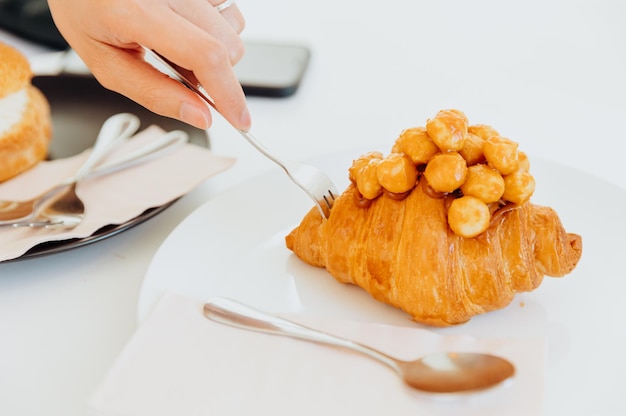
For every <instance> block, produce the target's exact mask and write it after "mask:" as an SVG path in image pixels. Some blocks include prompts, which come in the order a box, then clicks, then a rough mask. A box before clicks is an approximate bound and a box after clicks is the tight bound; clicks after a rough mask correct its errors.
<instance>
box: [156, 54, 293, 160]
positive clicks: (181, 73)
mask: <svg viewBox="0 0 626 416" xmlns="http://www.w3.org/2000/svg"><path fill="white" fill-rule="evenodd" d="M146 51H147V52H148V53H149V54H150V55H151V56H153V57H154V58H155V59H156V60H157V61H159V62H160V63H161V64H162V65H163V66H164V67H165V69H167V70H168V72H170V75H171V76H173V77H174V78H175V79H177V80H178V81H179V82H181V83H182V84H183V85H184V86H186V87H187V88H189V89H190V90H191V91H193V92H195V93H196V94H198V95H199V96H200V98H202V99H203V100H204V101H206V103H207V104H209V105H210V106H211V107H212V108H213V109H214V110H215V111H217V112H218V113H220V112H219V110H218V109H217V106H216V105H215V102H214V101H213V99H212V98H211V96H210V95H209V93H208V92H207V90H206V89H205V88H204V87H203V86H202V84H201V83H200V81H199V80H198V77H196V75H195V74H194V73H193V71H190V70H188V69H186V68H183V67H181V66H179V65H177V64H175V63H174V62H172V61H170V60H169V59H167V58H166V57H164V56H163V55H161V54H160V53H158V52H156V51H154V50H151V49H147V48H146ZM220 114H221V113H220ZM227 121H228V120H227ZM229 123H230V122H229ZM230 124H231V126H232V123H230ZM233 127H234V128H235V130H237V131H238V132H239V133H240V134H241V135H242V136H243V138H244V139H246V140H247V141H248V143H250V144H251V145H252V146H254V148H255V149H256V150H258V151H259V152H261V153H262V154H263V155H264V156H265V157H267V158H268V159H270V160H271V161H273V162H274V163H276V164H278V165H279V166H280V167H282V168H283V169H285V171H287V169H286V168H285V162H284V161H282V160H280V159H279V158H278V157H276V156H275V155H274V154H273V153H272V152H270V150H269V149H268V148H267V147H265V146H264V145H263V144H261V142H259V141H258V140H257V139H256V138H255V137H254V136H253V135H252V134H251V133H250V132H249V131H246V130H241V129H238V128H236V127H235V126H233Z"/></svg>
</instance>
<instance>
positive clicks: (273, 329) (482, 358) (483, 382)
mask: <svg viewBox="0 0 626 416" xmlns="http://www.w3.org/2000/svg"><path fill="white" fill-rule="evenodd" d="M204 315H205V316H206V317H207V318H209V319H211V320H213V321H216V322H219V323H222V324H228V325H231V326H235V327H238V328H242V329H250V330H254V331H259V332H264V333H268V334H273V335H282V336H288V337H293V338H298V339H303V340H306V341H312V342H317V343H321V344H326V345H331V346H336V347H343V348H348V349H351V350H354V351H357V352H360V353H362V354H365V355H367V356H368V357H370V358H374V359H376V360H378V361H380V362H382V363H384V364H386V365H388V366H389V367H391V368H392V369H393V370H394V371H395V372H396V373H398V375H400V377H402V379H403V380H404V381H405V382H406V383H407V384H408V385H409V386H411V387H413V388H415V389H417V390H422V391H426V392H431V393H457V392H466V391H473V390H482V389H486V388H489V387H493V386H495V385H497V384H499V383H501V382H503V381H505V380H507V379H509V378H511V377H512V376H513V375H514V374H515V367H513V364H511V363H510V362H509V361H507V360H505V359H503V358H500V357H497V356H494V355H490V354H482V353H454V352H449V353H438V354H431V355H428V356H426V357H423V358H420V359H418V360H415V361H401V360H398V359H396V358H393V357H391V356H389V355H387V354H384V353H382V352H380V351H377V350H375V349H372V348H370V347H367V346H365V345H363V344H359V343H357V342H354V341H350V340H347V339H344V338H339V337H336V336H334V335H330V334H327V333H324V332H321V331H317V330H314V329H311V328H308V327H305V326H302V325H299V324H296V323H295V322H292V321H288V320H286V319H282V318H278V317H277V316H274V315H269V314H266V313H264V312H261V311H259V310H256V309H253V308H251V307H249V306H246V305H243V304H241V303H238V302H235V301H233V300H230V299H225V298H212V299H210V300H209V301H208V302H206V303H205V304H204Z"/></svg>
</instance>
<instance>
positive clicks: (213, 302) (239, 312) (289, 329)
mask: <svg viewBox="0 0 626 416" xmlns="http://www.w3.org/2000/svg"><path fill="white" fill-rule="evenodd" d="M204 315H205V316H206V317H207V318H209V319H211V320H213V321H215V322H219V323H222V324H227V325H231V326H234V327H237V328H241V329H248V330H253V331H258V332H263V333H267V334H272V335H282V336H287V337H291V338H297V339H302V340H305V341H312V342H317V343H320V344H326V345H331V346H335V347H342V348H348V349H351V350H353V351H357V352H360V353H362V354H365V355H367V356H369V357H370V358H374V359H376V360H378V361H381V362H382V363H384V364H386V365H388V366H389V367H391V368H392V369H394V370H395V371H396V372H398V373H401V371H400V369H399V366H398V363H397V361H396V360H395V359H393V358H391V357H389V356H387V355H386V354H383V353H382V352H379V351H376V350H374V349H372V348H370V347H367V346H365V345H362V344H359V343H357V342H354V341H350V340H347V339H345V338H340V337H337V336H334V335H331V334H328V333H325V332H322V331H318V330H315V329H312V328H308V327H306V326H303V325H300V324H297V323H295V322H292V321H289V320H287V319H283V318H279V317H277V316H275V315H270V314H267V313H265V312H261V311H259V310H257V309H254V308H252V307H250V306H247V305H244V304H242V303H239V302H235V301H233V300H231V299H226V298H219V297H216V298H212V299H209V300H208V301H207V302H206V303H205V304H204Z"/></svg>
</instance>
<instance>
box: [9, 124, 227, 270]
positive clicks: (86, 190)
mask: <svg viewBox="0 0 626 416" xmlns="http://www.w3.org/2000/svg"><path fill="white" fill-rule="evenodd" d="M163 134H165V132H164V131H163V130H162V129H161V128H159V127H157V126H151V127H148V128H147V129H145V130H143V131H141V132H140V133H138V134H137V135H135V136H134V137H133V138H131V139H130V140H129V141H128V143H125V144H124V145H123V146H121V147H120V148H119V149H118V150H116V151H115V153H113V154H112V155H111V156H110V158H109V159H111V158H114V157H117V156H119V155H121V154H123V153H125V152H130V151H132V150H133V149H136V148H138V147H140V146H141V145H143V144H146V143H147V142H149V141H151V140H154V139H155V138H157V137H159V136H161V135H163ZM89 152H90V149H89V150H86V151H85V152H83V153H81V154H79V155H76V156H73V157H70V158H66V159H57V160H53V161H44V162H41V163H39V164H38V165H37V166H35V167H34V168H32V169H30V170H29V171H27V172H25V173H23V174H21V175H19V176H17V177H15V178H13V179H11V180H9V181H7V182H4V183H2V184H0V200H28V199H30V198H31V197H34V196H37V195H39V194H41V193H42V192H44V191H46V190H47V189H49V188H51V187H53V186H55V185H56V184H58V183H60V182H62V181H63V180H65V179H67V178H69V177H71V176H72V175H73V174H74V173H75V172H76V171H77V170H78V168H79V167H80V165H81V164H82V162H83V161H84V160H85V159H86V157H87V156H88V154H89ZM107 160H108V159H107ZM233 163H234V160H233V159H231V158H224V157H218V156H216V155H214V154H213V153H211V152H210V151H209V150H207V149H205V148H202V147H200V146H196V145H192V144H187V145H185V146H184V147H182V148H180V149H178V150H175V151H174V152H172V153H171V154H166V155H164V156H162V157H159V158H156V159H154V160H150V161H147V162H146V163H143V164H140V165H136V166H133V167H131V168H128V169H125V170H122V171H119V172H115V173H112V174H109V175H105V176H100V177H94V178H88V179H85V180H84V181H82V182H80V183H79V185H78V187H77V193H78V195H79V196H80V198H81V199H82V200H83V203H84V204H85V217H84V220H83V222H82V223H81V224H80V225H79V226H77V227H76V228H74V229H72V230H67V231H62V230H48V229H31V228H27V227H22V228H12V227H0V261H5V260H9V259H14V258H17V257H19V256H21V255H22V254H24V253H25V252H26V251H28V249H30V248H31V247H33V246H35V245H37V244H39V243H43V242H47V241H60V240H68V239H72V238H84V237H88V236H90V235H92V234H93V233H94V232H96V231H97V230H98V229H100V228H101V227H103V226H105V225H109V224H123V223H125V222H126V221H129V220H131V219H133V218H135V217H137V216H139V215H140V214H142V213H143V212H145V211H146V210H147V209H149V208H154V207H159V206H162V205H164V204H166V203H168V202H171V201H173V200H175V199H177V198H179V197H181V196H182V195H184V194H186V193H187V192H189V191H191V190H192V189H193V188H195V187H196V186H197V185H199V184H200V183H201V182H203V181H204V180H206V179H207V178H209V177H210V176H213V175H215V174H217V173H219V172H222V171H224V170H225V169H227V168H229V167H230V166H232V164H233Z"/></svg>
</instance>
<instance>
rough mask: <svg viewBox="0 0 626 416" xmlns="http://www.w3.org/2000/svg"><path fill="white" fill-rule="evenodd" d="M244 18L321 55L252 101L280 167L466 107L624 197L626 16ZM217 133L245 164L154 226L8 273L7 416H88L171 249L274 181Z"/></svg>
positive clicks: (326, 12) (557, 5)
mask: <svg viewBox="0 0 626 416" xmlns="http://www.w3.org/2000/svg"><path fill="white" fill-rule="evenodd" d="M239 5H240V7H241V9H242V10H243V12H244V13H245V15H246V16H247V23H248V26H247V29H246V31H245V33H244V37H245V38H247V39H251V40H276V41H286V42H301V43H304V44H306V45H308V46H310V47H311V49H312V52H313V56H312V61H311V65H310V67H309V70H308V72H307V74H306V76H305V79H304V82H303V84H302V85H301V88H300V90H299V91H298V93H297V94H296V95H295V96H294V97H291V98H287V99H262V98H251V99H250V100H249V105H250V109H251V112H252V115H253V120H254V127H253V130H252V131H253V133H255V135H256V136H257V137H259V138H261V139H263V140H264V141H265V142H266V144H267V145H268V146H269V147H270V148H273V149H279V151H280V153H281V154H282V155H287V156H289V157H290V158H294V159H304V158H307V157H311V156H312V155H319V154H323V153H325V152H329V151H333V150H340V149H346V148H350V147H354V146H356V145H362V144H368V143H372V144H374V143H381V142H383V143H384V142H388V143H390V144H391V142H392V140H394V139H395V137H396V135H397V134H398V133H399V131H400V130H402V129H403V128H406V127H410V126H412V125H423V123H425V121H426V119H427V118H428V117H432V116H433V115H434V114H435V113H436V112H437V111H438V110H439V109H442V108H458V109H461V110H463V111H465V112H466V113H467V115H468V116H469V117H470V120H471V121H474V122H484V123H489V124H493V125H494V126H495V127H496V128H498V129H499V130H500V131H501V132H503V133H505V134H506V135H508V136H509V137H511V138H512V139H514V140H516V141H518V142H520V146H521V148H522V149H523V150H526V151H527V152H528V153H529V154H530V155H531V157H532V155H541V156H542V157H544V158H547V159H550V160H554V161H558V162H560V163H564V164H566V165H570V166H574V167H577V168H579V169H581V170H583V171H586V172H589V173H590V174H593V175H596V176H599V177H601V178H604V179H606V180H608V181H610V182H613V183H615V184H617V185H618V186H620V187H622V188H623V187H626V174H625V173H624V171H623V151H624V150H625V149H626V146H624V144H623V141H624V140H625V139H626V137H625V136H626V133H625V131H626V129H625V128H624V121H625V120H626V116H625V115H626V100H625V99H624V97H626V81H625V80H624V75H623V74H626V45H625V43H626V26H625V25H624V24H623V22H624V19H625V18H626V2H621V1H619V0H613V1H611V0H594V1H592V0H588V1H582V0H562V1H550V0H549V1H539V0H532V1H527V2H517V3H511V2H501V1H496V0H493V1H487V0H479V1H473V2H469V1H463V0H456V1H435V0H432V1H411V2H408V1H403V0H402V1H401V0H388V1H386V2H381V1H371V0H364V1H347V2H330V1H323V0H322V1H317V2H295V1H289V0H266V1H264V2H259V1H251V0H240V1H239ZM0 39H1V40H3V41H7V42H9V43H12V44H15V45H17V46H18V47H19V48H21V49H22V50H24V52H25V53H27V54H28V55H29V56H33V55H36V54H38V53H42V52H45V49H43V48H39V47H33V46H32V45H29V44H27V43H25V42H23V41H21V40H19V39H17V38H15V37H13V36H11V35H9V34H7V33H4V32H0ZM86 99H87V98H86ZM210 134H211V138H212V146H213V150H214V151H215V152H217V153H220V154H224V155H233V156H235V157H237V158H238V160H239V161H238V163H237V164H236V166H235V167H234V168H232V169H231V170H229V171H228V172H226V173H224V174H222V175H220V176H218V177H215V178H212V179H210V180H208V181H207V182H206V183H204V184H203V185H201V186H200V187H198V188H197V189H196V190H195V191H193V192H192V193H190V194H189V195H187V196H186V197H184V198H183V199H182V200H180V201H179V202H177V203H176V204H175V205H174V206H172V207H171V208H169V209H168V210H167V211H165V212H164V213H162V214H160V215H159V216H157V217H156V218H153V219H151V220H150V221H148V222H146V223H144V224H142V225H139V226H138V227H136V228H133V229H131V230H129V231H127V232H124V233H122V234H120V235H117V236H115V237H112V238H110V239H107V240H104V241H102V242H98V243H96V244H92V245H90V246H86V247H83V248H80V249H76V250H72V251H68V252H65V253H62V254H57V255H53V256H47V257H41V258H36V259H31V260H25V261H18V262H10V263H0V414H2V415H48V416H57V415H58V416H73V415H82V414H84V413H85V403H86V400H87V398H88V397H89V395H90V394H91V393H92V392H93V390H94V389H95V388H96V386H97V385H98V383H99V382H100V381H101V379H102V377H103V375H104V374H105V372H106V370H107V369H108V368H109V367H110V366H111V364H112V363H113V361H114V359H115V358H116V355H117V354H118V353H119V351H120V350H121V348H122V347H123V345H124V344H125V342H126V341H127V340H128V339H129V337H130V336H131V335H132V333H133V331H134V330H135V328H136V319H135V316H136V305H137V295H138V293H139V290H140V287H141V283H142V279H143V276H144V273H145V271H146V268H147V267H148V265H149V263H150V261H151V258H152V256H153V255H154V253H155V252H156V250H157V248H158V247H159V245H160V244H161V242H162V241H163V240H164V239H165V238H166V237H167V236H168V234H169V233H170V232H171V231H172V230H173V229H174V228H175V227H176V226H177V224H179V223H180V221H182V220H183V219H184V218H185V217H186V216H187V215H188V214H189V213H191V212H192V211H193V210H194V209H195V208H196V207H198V206H199V205H201V204H202V203H204V202H205V201H207V200H209V199H211V198H212V197H213V196H215V195H216V194H218V193H219V192H221V191H224V190H226V189H228V188H229V187H232V186H233V185H234V184H237V183H240V182H242V181H245V180H246V179H247V178H250V177H252V176H254V175H257V174H259V173H260V172H263V171H266V170H268V169H275V167H274V166H273V165H272V164H271V163H270V162H268V161H267V160H265V159H263V158H262V157H261V156H260V155H259V154H257V153H255V151H254V150H252V148H251V147H250V146H249V145H248V144H247V143H245V142H244V141H243V140H242V139H241V138H240V137H239V136H238V135H237V133H236V132H234V131H233V130H232V129H231V128H230V127H229V126H227V125H225V123H224V122H223V121H221V120H219V119H218V120H217V121H216V123H215V125H214V127H213V128H212V129H211V131H210ZM372 150H374V149H372ZM250 215H254V211H253V208H252V207H251V213H250ZM215 221H219V218H216V219H215ZM259 221H262V219H261V218H260V219H259ZM210 254H211V253H207V255H210ZM625 347H626V346H625Z"/></svg>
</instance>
